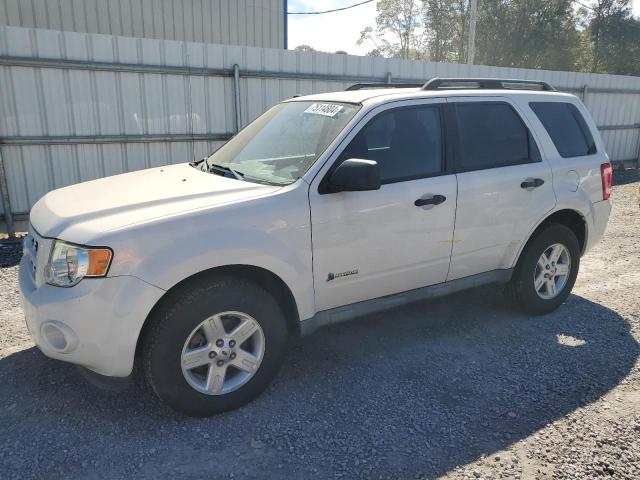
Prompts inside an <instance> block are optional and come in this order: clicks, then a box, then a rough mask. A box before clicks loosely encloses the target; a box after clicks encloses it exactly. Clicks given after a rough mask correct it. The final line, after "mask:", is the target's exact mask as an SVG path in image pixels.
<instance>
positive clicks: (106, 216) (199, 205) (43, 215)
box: [30, 163, 281, 243]
mask: <svg viewBox="0 0 640 480" xmlns="http://www.w3.org/2000/svg"><path fill="white" fill-rule="evenodd" d="M279 188H281V187H277V186H270V185H261V184H257V183H250V182H243V181H240V180H236V179H233V178H226V177H222V176H219V175H214V174H211V173H207V172H203V171H201V170H199V169H197V168H193V167H191V166H190V165H189V164H188V163H183V164H179V165H169V166H166V167H159V168H150V169H147V170H140V171H137V172H131V173H125V174H122V175H115V176H113V177H106V178H101V179H98V180H92V181H89V182H84V183H79V184H76V185H71V186H69V187H65V188H61V189H59V190H54V191H52V192H49V193H47V194H46V195H45V196H44V197H42V198H41V199H40V200H39V201H38V202H37V203H36V204H35V205H34V207H33V208H32V210H31V215H30V221H31V224H32V225H33V228H35V230H36V231H37V232H38V233H39V234H40V235H42V236H45V237H53V238H61V239H63V240H67V241H70V242H76V243H89V242H90V241H91V239H92V238H95V236H96V235H98V234H100V233H104V232H108V231H111V230H116V229H121V228H123V227H126V226H127V225H132V224H137V223H141V222H147V221H150V220H154V219H158V218H162V217H167V216H171V215H177V214H180V213H184V212H188V211H193V210H199V209H203V208H210V207H215V206H218V205H225V204H229V203H235V202H239V201H243V200H246V199H249V198H255V197H257V196H262V195H267V194H270V193H273V192H274V191H276V190H278V189H279Z"/></svg>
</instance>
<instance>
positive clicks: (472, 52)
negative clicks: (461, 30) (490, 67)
mask: <svg viewBox="0 0 640 480" xmlns="http://www.w3.org/2000/svg"><path fill="white" fill-rule="evenodd" d="M477 19H478V0H471V5H470V8H469V48H468V51H467V64H468V65H473V62H474V61H475V58H476V20H477Z"/></svg>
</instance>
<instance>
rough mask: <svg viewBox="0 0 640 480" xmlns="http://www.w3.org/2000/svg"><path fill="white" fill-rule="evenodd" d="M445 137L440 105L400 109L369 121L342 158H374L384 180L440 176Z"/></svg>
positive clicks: (342, 159)
mask: <svg viewBox="0 0 640 480" xmlns="http://www.w3.org/2000/svg"><path fill="white" fill-rule="evenodd" d="M442 137H443V132H442V125H441V120H440V108H439V107H437V106H424V107H404V108H397V109H394V110H389V111H387V112H383V113H381V114H379V115H377V116H376V117H374V118H373V119H372V120H371V121H370V122H369V123H367V124H366V125H365V126H364V127H363V128H362V130H360V132H359V133H358V134H357V135H356V136H355V137H354V139H353V140H352V141H351V143H349V145H348V146H347V148H345V150H344V151H343V152H342V154H341V155H340V159H339V160H340V161H344V160H347V159H348V158H362V159H366V160H375V161H376V162H378V165H379V166H380V180H381V181H382V183H393V182H400V181H403V180H412V179H417V178H424V177H429V176H433V175H438V174H440V173H441V172H442V170H443V153H444V149H443V141H442Z"/></svg>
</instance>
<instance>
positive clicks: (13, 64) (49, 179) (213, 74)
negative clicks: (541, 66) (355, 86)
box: [0, 26, 640, 229]
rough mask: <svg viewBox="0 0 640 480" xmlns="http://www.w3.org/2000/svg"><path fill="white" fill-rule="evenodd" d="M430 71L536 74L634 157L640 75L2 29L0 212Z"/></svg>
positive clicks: (7, 215) (197, 154)
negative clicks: (321, 102) (337, 95)
mask: <svg viewBox="0 0 640 480" xmlns="http://www.w3.org/2000/svg"><path fill="white" fill-rule="evenodd" d="M434 76H441V77H447V76H449V77H470V76H473V77H503V78H526V79H541V80H545V81H547V82H549V83H551V84H553V85H555V86H556V87H557V88H559V89H560V90H564V91H569V92H573V93H576V94H578V95H580V96H582V97H583V99H584V100H585V103H586V104H587V106H588V107H589V109H590V110H591V112H592V114H593V116H594V118H595V120H596V122H597V123H598V125H599V126H600V130H601V132H602V136H603V138H604V140H605V143H606V145H607V149H608V152H609V154H610V156H611V158H612V159H614V160H618V161H621V160H626V161H637V158H638V153H639V149H640V145H639V144H640V78H639V77H624V76H615V75H595V74H584V73H570V72H551V71H541V70H525V69H512V68H499V67H485V66H471V67H470V66H467V65H458V64H446V63H431V62H415V61H406V60H395V59H383V58H370V57H354V56H348V55H335V54H325V53H300V52H292V51H285V50H275V49H263V48H254V47H237V46H221V45H211V44H202V43H188V42H176V41H168V40H153V39H142V38H129V37H116V36H109V35H99V34H83V33H72V32H57V31H52V30H41V29H27V28H18V27H6V26H5V27H0V190H1V191H0V193H2V195H1V197H0V198H2V210H1V211H0V213H2V214H3V219H5V221H6V222H7V223H8V224H10V223H13V226H14V228H16V229H24V228H25V221H26V220H27V212H28V211H29V209H30V207H31V206H32V205H33V204H34V203H35V202H36V201H37V200H38V199H39V198H40V197H41V196H42V195H44V194H45V193H46V192H48V191H49V190H52V189H54V188H59V187H62V186H65V185H69V184H72V183H76V182H80V181H85V180H89V179H93V178H98V177H102V176H106V175H113V174H117V173H121V172H126V171H131V170H136V169H141V168H146V167H150V166H155V165H163V164H168V163H179V162H184V161H189V160H192V159H194V158H201V157H202V156H204V155H205V154H207V153H209V152H211V151H213V150H215V149H216V148H218V147H219V146H220V145H221V144H222V143H223V142H224V141H225V140H226V139H228V138H229V137H230V136H231V135H232V134H233V133H234V132H235V131H237V130H238V128H240V127H242V126H243V125H246V124H247V123H248V122H249V121H251V120H253V119H254V118H255V117H257V116H258V115H259V114H260V113H262V112H263V111H264V110H266V109H267V108H269V107H270V106H272V105H273V104H275V103H277V102H278V101H280V100H282V99H285V98H289V97H291V96H293V95H296V94H309V93H318V92H323V91H331V90H342V89H344V88H346V87H347V86H349V85H350V84H352V83H356V82H372V81H378V82H380V81H388V82H389V81H391V82H421V81H424V80H426V79H428V78H431V77H434ZM3 179H4V181H3ZM9 228H10V227H9Z"/></svg>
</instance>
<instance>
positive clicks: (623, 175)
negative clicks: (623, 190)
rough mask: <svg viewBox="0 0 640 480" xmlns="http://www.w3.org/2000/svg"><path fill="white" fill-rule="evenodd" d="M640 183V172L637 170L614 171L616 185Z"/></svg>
mask: <svg viewBox="0 0 640 480" xmlns="http://www.w3.org/2000/svg"><path fill="white" fill-rule="evenodd" d="M638 181H640V170H639V169H637V168H627V169H625V170H614V171H613V184H614V185H627V184H629V183H634V182H638Z"/></svg>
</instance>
